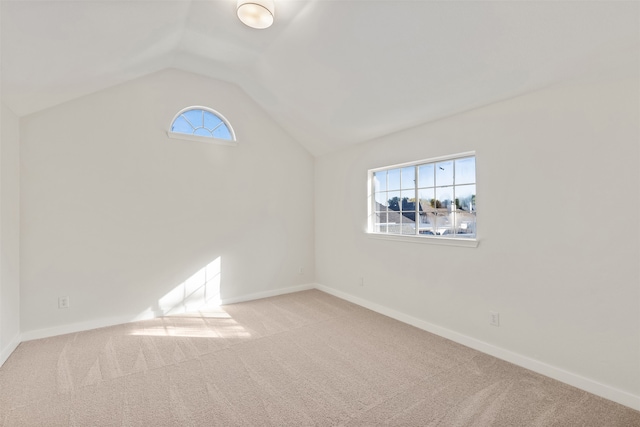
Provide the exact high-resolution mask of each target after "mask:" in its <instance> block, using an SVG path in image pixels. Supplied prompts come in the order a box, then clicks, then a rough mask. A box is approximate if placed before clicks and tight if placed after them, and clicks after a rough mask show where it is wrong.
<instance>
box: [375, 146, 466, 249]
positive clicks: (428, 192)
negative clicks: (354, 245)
mask: <svg viewBox="0 0 640 427" xmlns="http://www.w3.org/2000/svg"><path fill="white" fill-rule="evenodd" d="M370 177H371V191H372V193H373V198H372V199H371V200H372V205H371V206H370V210H369V212H370V213H371V219H372V220H371V223H370V224H371V225H370V232H372V233H378V234H392V235H413V236H448V237H458V238H475V237H476V212H477V211H476V158H475V156H474V155H462V156H460V157H451V158H447V159H443V160H437V161H423V162H416V163H415V164H409V165H402V166H398V167H391V168H385V169H378V170H373V171H370Z"/></svg>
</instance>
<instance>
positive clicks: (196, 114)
mask: <svg viewBox="0 0 640 427" xmlns="http://www.w3.org/2000/svg"><path fill="white" fill-rule="evenodd" d="M182 115H183V116H185V117H186V118H187V120H189V123H191V124H192V125H193V127H196V128H198V127H202V125H203V124H204V120H202V110H189V111H185V112H184V113H182Z"/></svg>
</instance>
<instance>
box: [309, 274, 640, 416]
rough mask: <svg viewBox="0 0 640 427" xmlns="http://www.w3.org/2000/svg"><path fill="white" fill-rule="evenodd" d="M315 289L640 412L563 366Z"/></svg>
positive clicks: (633, 402)
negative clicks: (550, 363)
mask: <svg viewBox="0 0 640 427" xmlns="http://www.w3.org/2000/svg"><path fill="white" fill-rule="evenodd" d="M315 288H316V289H318V290H320V291H323V292H326V293H328V294H331V295H333V296H336V297H338V298H341V299H343V300H346V301H349V302H352V303H354V304H357V305H359V306H362V307H365V308H368V309H369V310H373V311H375V312H377V313H380V314H384V315H385V316H388V317H391V318H393V319H396V320H399V321H401V322H404V323H407V324H409V325H412V326H415V327H416V328H420V329H422V330H425V331H427V332H431V333H433V334H435V335H439V336H441V337H444V338H447V339H449V340H451V341H455V342H457V343H459V344H462V345H464V346H467V347H470V348H473V349H474V350H478V351H481V352H483V353H486V354H489V355H491V356H494V357H497V358H498V359H502V360H505V361H507V362H510V363H513V364H514V365H518V366H521V367H523V368H526V369H529V370H531V371H534V372H537V373H539V374H542V375H545V376H547V377H550V378H553V379H555V380H558V381H561V382H563V383H565V384H569V385H571V386H574V387H577V388H579V389H581V390H584V391H587V392H589V393H592V394H595V395H597V396H600V397H604V398H605V399H608V400H612V401H614V402H617V403H620V404H621V405H625V406H628V407H630V408H633V409H635V410H638V411H640V396H636V395H634V394H631V393H627V392H625V391H623V390H619V389H616V388H614V387H611V386H608V385H606V384H602V383H599V382H597V381H594V380H592V379H589V378H585V377H583V376H580V375H577V374H574V373H572V372H569V371H566V370H564V369H562V368H558V367H556V366H552V365H549V364H547V363H544V362H541V361H539V360H535V359H532V358H530V357H527V356H523V355H521V354H518V353H514V352H512V351H509V350H506V349H504V348H501V347H497V346H495V345H493V344H489V343H486V342H484V341H481V340H478V339H475V338H472V337H469V336H467V335H464V334H460V333H458V332H455V331H452V330H451V329H447V328H443V327H441V326H438V325H434V324H433V323H429V322H426V321H424V320H421V319H418V318H416V317H413V316H409V315H407V314H404V313H402V312H399V311H396V310H393V309H391V308H388V307H385V306H382V305H380V304H376V303H373V302H371V301H368V300H365V299H363V298H360V297H356V296H353V295H351V294H348V293H346V292H342V291H339V290H336V289H333V288H330V287H328V286H324V285H321V284H316V286H315Z"/></svg>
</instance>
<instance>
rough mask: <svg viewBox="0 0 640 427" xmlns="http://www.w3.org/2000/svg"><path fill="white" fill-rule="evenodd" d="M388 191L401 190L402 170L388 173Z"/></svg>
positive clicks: (392, 170) (393, 170)
mask: <svg viewBox="0 0 640 427" xmlns="http://www.w3.org/2000/svg"><path fill="white" fill-rule="evenodd" d="M387 185H388V188H387V190H399V189H400V169H391V170H389V171H388V173H387Z"/></svg>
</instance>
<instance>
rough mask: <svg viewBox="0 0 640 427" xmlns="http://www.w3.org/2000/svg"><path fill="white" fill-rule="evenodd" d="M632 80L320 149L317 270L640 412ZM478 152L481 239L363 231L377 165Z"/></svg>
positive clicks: (583, 85) (531, 98)
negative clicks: (426, 239) (409, 237)
mask: <svg viewBox="0 0 640 427" xmlns="http://www.w3.org/2000/svg"><path fill="white" fill-rule="evenodd" d="M639 91H640V87H639V79H638V76H637V74H636V75H635V76H634V77H633V78H624V79H609V80H606V79H604V80H603V79H597V80H594V81H582V82H574V83H572V84H566V85H564V86H558V87H553V88H548V89H546V90H544V91H540V92H537V93H532V94H528V95H525V96H521V97H518V98H515V99H511V100H507V101H504V102H501V103H498V104H494V105H491V106H488V107H485V108H481V109H478V110H475V111H471V112H468V113H465V114H461V115H457V116H454V117H451V118H448V119H445V120H441V121H438V122H435V123H432V124H427V125H424V126H420V127H417V128H414V129H410V130H406V131H404V132H400V133H397V134H395V135H390V136H388V137H385V138H381V139H377V140H375V141H371V142H368V143H365V144H361V145H357V146H354V147H352V148H350V149H348V150H345V151H342V152H339V153H335V154H331V155H327V156H324V157H321V158H318V159H317V161H316V272H317V278H316V279H317V282H318V283H320V284H321V285H324V286H326V287H327V288H328V289H330V290H333V291H337V292H338V293H341V294H342V295H347V296H349V297H351V298H352V299H359V300H360V301H365V302H368V303H371V304H372V305H377V306H378V307H380V306H381V307H383V308H384V309H389V310H390V311H391V312H394V313H401V314H402V315H406V316H408V317H412V318H414V319H418V320H419V321H422V322H425V323H424V324H430V325H435V328H436V329H437V328H441V329H440V330H448V331H450V332H451V334H450V335H451V336H454V337H467V338H468V339H466V342H467V343H472V342H475V343H476V344H477V347H478V348H485V349H486V348H497V349H498V350H499V351H497V353H498V354H502V355H508V354H511V356H513V357H511V358H512V359H513V360H516V359H517V360H518V361H524V360H527V358H530V359H534V362H532V364H531V366H534V367H537V368H540V369H539V370H542V371H544V370H545V369H546V368H544V367H545V366H550V371H549V372H551V371H553V372H555V373H556V374H557V375H556V376H557V377H562V372H565V371H566V373H567V374H568V375H567V378H572V379H573V380H574V381H573V382H574V383H580V381H581V379H580V378H581V377H582V378H583V379H585V382H584V384H590V385H591V386H593V387H591V388H592V390H595V391H597V392H599V394H601V395H607V396H608V397H609V398H614V399H617V400H618V401H624V403H626V404H628V405H634V406H636V407H638V408H640V280H639V270H638V260H639V255H640V251H639V243H640V242H639V238H638V236H639V235H640V234H639V233H640V227H639V222H640V220H639V219H638V211H639V209H640V198H639V195H640V191H639V190H640V186H639V183H640V177H639V173H638V169H639V168H638V160H639V154H640V153H639V150H638V141H639V137H640V135H639V114H640V109H639V106H638V103H639V99H638V93H639ZM471 150H475V151H476V153H477V182H478V185H477V197H478V199H477V200H478V201H477V206H478V217H477V218H478V238H479V240H480V244H479V246H478V247H477V248H464V247H445V246H436V245H428V244H413V243H404V242H393V241H383V240H378V239H372V238H368V237H367V236H366V234H365V228H366V216H367V200H366V196H367V195H366V190H367V183H366V179H367V170H368V169H370V168H375V167H382V166H386V165H393V164H397V163H401V162H408V161H414V160H420V159H428V158H431V157H437V156H442V155H447V154H454V153H459V152H464V151H471ZM359 277H364V280H365V286H364V287H359V286H358V278H359ZM490 310H494V311H498V312H499V313H500V316H501V326H500V327H494V326H490V325H489V322H488V313H489V311H490ZM545 364H546V365H545ZM600 386H602V387H600ZM596 389H597V390H596ZM607 390H608V391H611V394H608V391H607Z"/></svg>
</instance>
